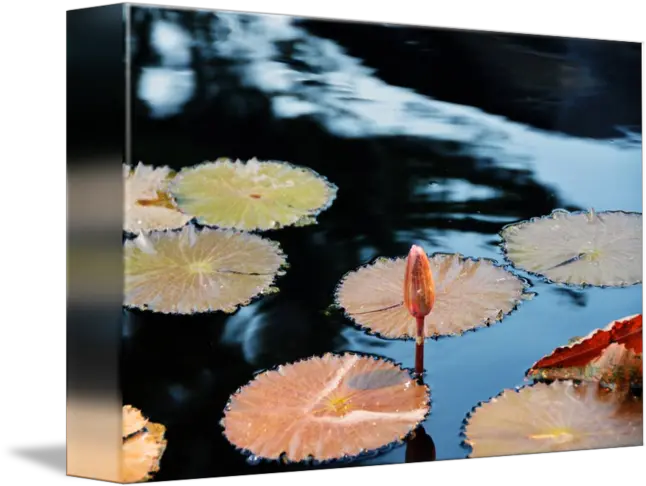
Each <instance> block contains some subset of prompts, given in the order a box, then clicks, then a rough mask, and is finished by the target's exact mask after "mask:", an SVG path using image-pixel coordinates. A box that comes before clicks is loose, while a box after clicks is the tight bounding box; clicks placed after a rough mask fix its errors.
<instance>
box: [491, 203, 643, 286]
mask: <svg viewBox="0 0 646 486" xmlns="http://www.w3.org/2000/svg"><path fill="white" fill-rule="evenodd" d="M501 236H502V238H503V249H504V251H505V254H506V257H507V258H508V259H509V261H510V262H511V263H513V264H514V265H515V266H516V267H517V268H520V269H522V270H525V271H528V272H531V273H534V274H537V275H540V276H543V277H545V278H547V279H548V280H550V281H551V282H556V283H564V284H573V285H596V286H617V287H619V286H627V285H632V284H636V283H639V282H641V281H642V215H641V213H628V212H623V211H605V212H600V213H596V212H594V211H593V210H591V211H589V212H575V213H570V212H567V211H562V210H559V211H554V212H553V213H552V214H550V215H549V216H544V217H541V218H534V219H531V220H529V221H524V222H521V223H516V224H512V225H509V226H506V227H505V228H504V229H503V231H502V233H501Z"/></svg>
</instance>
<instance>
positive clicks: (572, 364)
mask: <svg viewBox="0 0 646 486" xmlns="http://www.w3.org/2000/svg"><path fill="white" fill-rule="evenodd" d="M641 354H642V315H641V314H638V315H634V316H628V317H624V318H623V319H618V320H616V321H613V322H611V323H610V324H609V325H608V326H606V327H605V328H604V329H596V330H594V331H592V332H591V333H590V334H588V335H587V336H585V337H583V338H579V339H577V340H575V341H574V342H572V343H570V344H568V345H567V346H561V347H559V348H556V349H555V350H554V351H553V352H552V353H551V354H549V355H548V356H545V357H544V358H542V359H540V360H539V361H537V362H536V363H534V364H533V365H532V367H531V368H530V369H529V371H528V372H527V375H528V376H529V377H531V378H535V379H547V380H556V379H577V380H601V381H610V382H615V381H616V380H617V379H623V378H625V377H626V376H630V375H631V376H632V378H631V381H634V380H635V379H638V380H639V381H641V379H640V378H641Z"/></svg>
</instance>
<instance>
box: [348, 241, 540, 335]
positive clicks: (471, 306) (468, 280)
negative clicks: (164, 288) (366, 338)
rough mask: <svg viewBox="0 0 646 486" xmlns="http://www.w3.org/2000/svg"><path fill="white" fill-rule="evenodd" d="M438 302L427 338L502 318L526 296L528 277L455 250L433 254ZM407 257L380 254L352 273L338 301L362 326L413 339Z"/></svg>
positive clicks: (432, 312)
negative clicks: (406, 285) (406, 298)
mask: <svg viewBox="0 0 646 486" xmlns="http://www.w3.org/2000/svg"><path fill="white" fill-rule="evenodd" d="M429 261H430V265H431V272H432V274H433V280H434V283H435V303H434V305H433V310H432V311H431V312H430V314H428V316H426V319H425V322H426V324H425V331H424V332H425V337H427V338H428V337H438V336H449V335H457V334H462V333H463V332H465V331H468V330H471V329H475V328H478V327H482V326H487V325H489V324H492V323H494V322H496V321H500V320H502V319H503V317H504V316H505V315H507V314H509V313H510V312H511V311H512V310H513V309H514V308H515V307H516V306H517V305H518V304H519V303H520V302H521V301H522V300H523V299H525V298H527V297H528V295H529V294H526V293H525V291H526V288H527V287H528V284H527V282H525V281H524V280H522V279H521V278H519V277H517V276H515V275H514V274H512V273H511V272H508V271H507V270H505V269H504V268H502V267H500V266H498V265H496V264H495V262H493V261H491V260H487V259H479V260H477V259H473V258H467V257H464V256H462V255H460V254H457V253H451V254H446V253H436V254H434V255H431V256H430V257H429ZM405 273H406V259H405V258H394V259H387V258H378V259H377V260H376V261H374V262H373V263H371V264H369V265H366V266H363V267H360V268H359V269H358V270H356V271H353V272H350V273H348V274H347V275H346V276H345V277H344V278H343V279H342V281H341V283H340V284H339V286H338V288H337V290H336V302H337V305H338V306H339V307H342V308H343V309H344V310H345V312H346V315H347V316H348V317H350V318H351V319H352V320H353V321H354V322H355V323H356V324H357V325H358V326H360V327H362V328H364V329H365V330H366V331H367V332H369V333H371V334H377V335H379V336H381V337H384V338H389V339H414V338H415V336H416V325H417V324H416V321H415V318H414V317H412V316H411V314H410V313H409V311H408V309H407V308H406V307H405V306H404V302H403V300H404V296H403V289H404V276H405Z"/></svg>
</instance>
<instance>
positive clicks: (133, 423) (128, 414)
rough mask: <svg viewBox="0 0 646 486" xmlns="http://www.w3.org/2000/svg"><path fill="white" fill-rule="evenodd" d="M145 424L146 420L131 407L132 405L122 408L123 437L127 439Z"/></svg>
mask: <svg viewBox="0 0 646 486" xmlns="http://www.w3.org/2000/svg"><path fill="white" fill-rule="evenodd" d="M147 423H148V419H146V418H145V417H144V416H143V415H142V413H141V410H139V409H137V408H135V407H133V406H132V405H126V406H124V407H123V417H122V426H123V436H124V437H128V436H129V435H132V434H135V433H137V432H139V431H140V430H141V429H143V428H144V427H145V426H146V424H147Z"/></svg>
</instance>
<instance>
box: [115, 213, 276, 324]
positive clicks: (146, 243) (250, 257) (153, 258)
mask: <svg viewBox="0 0 646 486" xmlns="http://www.w3.org/2000/svg"><path fill="white" fill-rule="evenodd" d="M124 251H125V261H124V263H125V289H124V293H125V302H124V305H125V306H126V307H134V308H138V309H143V310H150V311H153V312H160V313H164V314H193V313H197V312H209V311H224V312H233V311H235V310H236V308H237V307H238V306H243V305H247V304H248V303H249V302H250V301H251V299H252V298H253V297H255V296H257V295H260V294H266V293H271V292H274V291H275V288H274V287H272V283H273V281H274V279H275V277H276V276H277V275H279V274H282V268H283V267H284V265H285V256H284V255H283V253H282V251H281V249H280V247H279V245H278V243H276V242H273V241H271V240H268V239H266V238H261V237H260V236H258V235H254V234H249V233H243V232H238V231H233V230H219V229H209V228H205V229H202V230H197V229H196V228H195V227H194V226H193V225H189V226H186V227H184V228H182V229H181V230H179V231H167V232H155V233H151V234H149V235H143V234H140V235H139V236H137V237H136V238H135V239H133V240H127V241H126V243H125V246H124Z"/></svg>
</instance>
